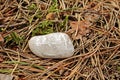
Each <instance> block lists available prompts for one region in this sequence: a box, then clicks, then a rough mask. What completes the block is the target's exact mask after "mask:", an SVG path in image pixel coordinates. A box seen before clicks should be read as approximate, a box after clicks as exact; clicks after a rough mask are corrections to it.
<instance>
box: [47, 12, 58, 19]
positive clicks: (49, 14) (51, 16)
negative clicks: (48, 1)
mask: <svg viewBox="0 0 120 80" xmlns="http://www.w3.org/2000/svg"><path fill="white" fill-rule="evenodd" d="M55 16H56V14H55V13H52V12H51V13H48V14H47V16H46V19H48V20H54V19H55Z"/></svg>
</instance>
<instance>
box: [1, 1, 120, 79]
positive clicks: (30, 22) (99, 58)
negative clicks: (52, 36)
mask: <svg viewBox="0 0 120 80" xmlns="http://www.w3.org/2000/svg"><path fill="white" fill-rule="evenodd" d="M54 32H64V33H66V34H68V35H69V36H70V38H71V40H72V41H73V44H74V48H75V52H74V55H73V56H72V57H69V58H65V59H44V58H40V57H38V56H36V55H34V54H33V53H32V52H31V51H30V49H29V47H28V40H29V39H30V38H31V37H32V36H36V35H45V34H49V33H54ZM0 74H8V75H13V76H14V80H119V79H120V0H0Z"/></svg>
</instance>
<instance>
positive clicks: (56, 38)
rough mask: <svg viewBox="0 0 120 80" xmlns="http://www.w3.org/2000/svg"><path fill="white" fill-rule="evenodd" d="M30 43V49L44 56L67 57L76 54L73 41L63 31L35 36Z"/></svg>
mask: <svg viewBox="0 0 120 80" xmlns="http://www.w3.org/2000/svg"><path fill="white" fill-rule="evenodd" d="M28 44H29V48H30V50H31V51H32V52H33V53H34V54H35V55H37V56H39V57H42V58H67V57H70V56H72V55H73V54H74V46H73V44H72V41H71V40H70V38H69V36H68V35H67V34H65V33H61V32H58V33H51V34H47V35H40V36H34V37H32V38H31V39H30V40H29V42H28Z"/></svg>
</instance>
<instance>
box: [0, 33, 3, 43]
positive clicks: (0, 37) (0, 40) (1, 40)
mask: <svg viewBox="0 0 120 80" xmlns="http://www.w3.org/2000/svg"><path fill="white" fill-rule="evenodd" d="M0 42H4V39H3V37H2V35H1V34H0Z"/></svg>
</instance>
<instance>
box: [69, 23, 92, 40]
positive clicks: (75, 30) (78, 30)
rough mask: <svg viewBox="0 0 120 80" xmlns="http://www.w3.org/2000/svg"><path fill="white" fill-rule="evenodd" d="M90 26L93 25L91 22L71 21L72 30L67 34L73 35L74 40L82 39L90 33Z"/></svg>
mask: <svg viewBox="0 0 120 80" xmlns="http://www.w3.org/2000/svg"><path fill="white" fill-rule="evenodd" d="M90 25H91V23H90V22H89V21H71V22H70V26H71V29H70V30H68V32H67V33H68V34H71V35H72V38H73V39H80V38H81V37H82V36H86V35H87V34H88V33H89V32H90V29H89V27H90Z"/></svg>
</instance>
